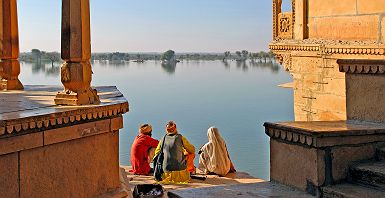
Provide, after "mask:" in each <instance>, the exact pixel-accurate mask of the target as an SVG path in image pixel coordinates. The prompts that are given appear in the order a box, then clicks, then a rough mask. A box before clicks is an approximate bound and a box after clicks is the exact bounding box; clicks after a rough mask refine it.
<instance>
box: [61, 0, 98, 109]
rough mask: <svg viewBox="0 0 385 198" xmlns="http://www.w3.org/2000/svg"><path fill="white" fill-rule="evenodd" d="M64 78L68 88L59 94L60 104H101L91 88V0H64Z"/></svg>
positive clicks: (62, 43) (62, 50) (62, 52)
mask: <svg viewBox="0 0 385 198" xmlns="http://www.w3.org/2000/svg"><path fill="white" fill-rule="evenodd" d="M61 56H62V59H63V60H64V64H63V65H62V66H61V82H62V83H63V85H64V91H63V92H59V93H58V94H57V95H56V98H55V103H56V104H58V105H87V104H99V103H100V100H99V97H98V95H97V92H96V90H95V89H92V88H91V79H92V69H91V63H90V58H91V32H90V3H89V0H62V38H61Z"/></svg>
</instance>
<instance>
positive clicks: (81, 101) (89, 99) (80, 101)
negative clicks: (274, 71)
mask: <svg viewBox="0 0 385 198" xmlns="http://www.w3.org/2000/svg"><path fill="white" fill-rule="evenodd" d="M55 104H56V105H67V106H79V105H97V104H100V99H99V96H98V94H97V91H96V90H95V89H92V88H89V89H86V90H84V91H82V92H79V93H75V92H70V91H63V92H59V93H57V94H56V98H55Z"/></svg>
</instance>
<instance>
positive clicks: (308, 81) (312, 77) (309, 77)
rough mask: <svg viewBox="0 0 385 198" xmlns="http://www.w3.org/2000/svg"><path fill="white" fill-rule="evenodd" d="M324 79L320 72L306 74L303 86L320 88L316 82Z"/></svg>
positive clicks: (310, 88) (311, 88) (309, 88)
mask: <svg viewBox="0 0 385 198" xmlns="http://www.w3.org/2000/svg"><path fill="white" fill-rule="evenodd" d="M320 81H322V79H321V78H320V75H319V74H304V75H303V81H302V83H303V84H302V87H303V88H305V89H308V90H317V91H318V90H319V86H318V84H316V83H315V82H320Z"/></svg>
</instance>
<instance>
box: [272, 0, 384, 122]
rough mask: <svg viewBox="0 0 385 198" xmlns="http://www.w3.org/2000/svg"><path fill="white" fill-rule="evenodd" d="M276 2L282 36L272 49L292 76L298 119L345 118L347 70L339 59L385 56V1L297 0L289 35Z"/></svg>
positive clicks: (275, 25)
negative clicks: (344, 70) (342, 67)
mask: <svg viewBox="0 0 385 198" xmlns="http://www.w3.org/2000/svg"><path fill="white" fill-rule="evenodd" d="M274 2H275V3H274ZM277 2H279V0H275V1H273V16H276V17H275V18H274V17H273V18H274V20H275V21H273V30H276V31H277V32H278V34H277V35H278V36H275V37H274V41H273V42H272V43H271V44H270V49H271V50H272V51H273V52H274V53H275V54H276V56H277V58H278V60H279V61H280V62H281V63H282V65H283V66H284V67H285V69H286V70H288V72H289V73H290V74H291V75H292V76H293V81H294V87H293V88H294V112H295V120H296V121H332V120H346V119H347V108H346V85H345V74H344V73H342V72H340V71H339V66H338V64H337V60H338V59H385V45H384V42H385V6H384V5H385V0H371V1H367V0H339V1H338V3H336V1H335V0H293V6H295V7H293V8H295V9H293V13H292V15H293V19H291V20H292V21H294V31H293V32H292V36H291V37H287V38H286V37H285V38H284V37H280V36H279V35H280V34H279V32H280V31H283V30H281V29H282V27H283V24H280V20H277V17H278V15H279V10H280V9H277V8H276V7H277V6H279V3H277ZM289 25H290V24H289Z"/></svg>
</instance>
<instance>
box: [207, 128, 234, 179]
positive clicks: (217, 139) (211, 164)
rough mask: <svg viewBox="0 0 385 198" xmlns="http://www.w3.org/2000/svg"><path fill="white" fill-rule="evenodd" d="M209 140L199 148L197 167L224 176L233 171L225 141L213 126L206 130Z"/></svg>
mask: <svg viewBox="0 0 385 198" xmlns="http://www.w3.org/2000/svg"><path fill="white" fill-rule="evenodd" d="M207 137H208V139H209V142H208V143H206V144H205V145H204V146H203V147H202V148H201V149H200V150H199V154H200V157H199V169H200V170H202V171H203V172H205V173H206V174H208V173H215V174H217V175H220V176H225V175H227V173H229V172H235V169H234V166H233V164H232V162H231V160H230V156H229V154H228V151H227V147H226V143H225V141H224V140H223V138H222V137H221V135H220V134H219V131H218V129H217V128H215V127H210V128H209V129H208V130H207Z"/></svg>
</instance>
